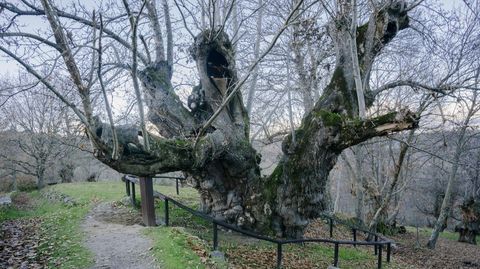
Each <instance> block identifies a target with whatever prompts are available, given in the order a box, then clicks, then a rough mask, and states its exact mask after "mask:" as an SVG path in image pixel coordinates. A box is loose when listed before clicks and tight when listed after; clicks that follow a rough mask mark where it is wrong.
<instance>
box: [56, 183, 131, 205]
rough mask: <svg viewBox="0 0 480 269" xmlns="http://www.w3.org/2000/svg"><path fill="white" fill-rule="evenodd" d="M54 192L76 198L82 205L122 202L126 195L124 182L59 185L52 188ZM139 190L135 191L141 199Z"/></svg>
mask: <svg viewBox="0 0 480 269" xmlns="http://www.w3.org/2000/svg"><path fill="white" fill-rule="evenodd" d="M50 188H51V189H52V190H53V191H57V192H60V193H63V194H65V195H67V196H69V197H72V198H74V199H75V200H76V201H78V202H80V203H90V202H92V201H104V202H112V201H116V200H120V199H121V198H122V197H124V196H125V195H126V193H125V184H124V183H123V182H120V181H118V182H78V183H68V184H58V185H54V186H51V187H50ZM138 189H139V188H136V189H135V193H136V194H137V197H140V193H139V190H138Z"/></svg>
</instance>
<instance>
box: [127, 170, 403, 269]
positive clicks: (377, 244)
mask: <svg viewBox="0 0 480 269" xmlns="http://www.w3.org/2000/svg"><path fill="white" fill-rule="evenodd" d="M155 178H172V179H176V180H177V182H178V180H184V178H183V179H182V178H180V177H167V176H156V177H155ZM122 180H124V181H125V182H126V183H127V185H126V186H127V194H129V186H128V182H131V183H132V185H133V184H135V183H138V179H137V178H136V177H133V176H124V177H123V178H122ZM127 181H128V182H127ZM177 186H178V183H177ZM177 195H178V187H177ZM154 197H155V198H158V199H161V200H163V201H164V206H165V210H164V211H165V212H164V213H165V225H166V226H169V221H170V216H169V202H171V203H173V204H174V205H176V206H177V207H179V208H181V209H183V210H185V211H187V212H189V213H191V214H192V215H194V216H197V217H200V218H202V219H204V220H207V221H209V222H211V223H212V224H213V227H212V228H213V250H217V249H218V227H217V226H218V225H220V226H222V227H224V228H226V229H228V230H232V231H235V232H238V233H240V234H243V235H246V236H249V237H252V238H256V239H259V240H264V241H268V242H271V243H274V244H277V268H281V267H282V257H283V251H282V249H283V248H282V246H283V245H286V244H299V243H328V244H333V245H334V259H333V266H335V267H337V266H338V260H339V257H338V254H339V248H340V245H353V246H354V247H356V246H357V245H361V246H373V247H374V255H377V268H382V252H383V248H384V247H386V250H387V255H386V256H387V257H386V258H387V263H389V262H390V260H391V246H392V244H393V243H394V241H392V240H390V239H388V238H386V237H385V236H383V235H381V234H378V233H374V232H371V231H368V230H365V229H362V228H358V227H353V226H351V225H350V224H348V223H345V222H343V221H341V220H338V219H337V218H335V217H333V216H331V215H329V214H321V217H323V218H327V219H328V221H329V232H330V237H333V226H334V222H336V223H337V224H340V225H344V226H347V227H349V228H351V229H352V234H353V241H349V240H337V239H328V238H303V239H277V238H271V237H269V236H265V235H260V234H257V233H254V232H251V231H247V230H244V229H242V228H239V227H238V226H235V225H232V224H229V223H227V222H224V221H222V220H218V219H215V218H213V217H212V216H209V215H207V214H205V213H203V212H200V211H197V210H195V209H193V208H190V207H188V206H186V205H184V204H182V203H180V202H179V201H177V200H175V199H172V198H171V197H169V196H167V195H165V194H162V193H160V192H155V193H154ZM357 231H360V232H364V233H366V234H369V235H372V236H373V237H374V241H373V242H371V241H358V240H357ZM379 239H380V241H379Z"/></svg>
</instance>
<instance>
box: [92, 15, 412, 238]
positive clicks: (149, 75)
mask: <svg viewBox="0 0 480 269" xmlns="http://www.w3.org/2000/svg"><path fill="white" fill-rule="evenodd" d="M405 18H406V13H404V12H403V11H398V10H397V11H395V12H394V11H391V7H386V10H383V11H381V12H379V13H378V14H376V16H372V19H374V20H375V21H374V24H375V25H376V27H373V28H371V27H370V28H365V27H361V28H360V30H359V34H358V36H357V42H358V43H359V44H360V45H361V46H362V48H364V49H365V48H367V47H368V46H366V47H365V46H363V45H362V44H364V43H365V44H366V43H368V42H367V41H368V40H371V41H372V42H373V43H372V44H373V45H372V46H371V48H370V49H368V50H363V51H362V55H359V57H360V58H359V62H360V63H362V64H363V65H364V70H368V69H369V68H371V66H368V65H371V64H372V63H373V60H368V61H367V59H364V58H363V57H367V55H368V57H370V58H369V59H373V58H374V56H375V54H376V53H378V52H379V51H380V48H381V47H382V46H384V45H385V43H386V42H388V41H389V40H391V38H392V35H393V36H394V35H395V34H396V33H397V31H398V30H399V29H401V28H402V27H406V26H405V25H403V26H402V27H396V28H395V29H394V30H395V31H391V30H392V29H393V28H392V27H390V28H388V27H384V25H385V23H386V24H391V23H395V25H400V24H401V23H402V22H404V21H405V20H406V19H405ZM345 20H346V18H340V19H339V20H338V21H337V24H335V25H336V26H335V27H337V28H336V29H335V31H333V32H334V33H332V35H333V39H334V42H335V43H336V48H337V49H336V52H337V62H336V66H335V70H334V73H333V77H332V79H331V82H330V83H329V85H328V86H327V87H326V89H324V93H323V95H322V96H321V98H320V99H319V100H318V101H317V102H316V104H315V106H314V107H313V109H312V110H311V111H307V114H306V116H305V118H304V119H303V121H302V124H301V126H300V128H298V129H297V130H295V135H296V140H295V142H293V141H292V137H291V135H289V136H287V137H286V138H285V139H284V141H283V144H282V150H283V153H284V155H283V157H282V159H281V161H280V163H279V164H278V166H277V168H276V169H275V171H274V172H273V174H272V175H271V176H270V177H266V178H262V177H260V171H259V166H258V164H259V161H260V158H259V156H258V155H257V153H256V152H255V150H254V149H253V148H252V145H251V144H250V142H249V118H248V115H247V113H246V109H245V107H244V106H243V101H242V96H241V94H240V93H238V94H237V95H236V96H235V98H233V99H232V101H231V102H230V103H229V104H228V105H227V107H225V108H223V109H222V110H221V113H220V114H219V116H218V117H217V118H216V119H215V120H214V122H213V123H212V124H211V126H210V127H209V128H208V130H205V132H204V133H202V134H203V135H202V136H201V137H197V133H198V130H199V128H200V127H201V126H202V125H203V124H204V123H205V122H206V121H207V120H208V119H209V118H210V116H211V115H212V113H213V112H214V111H216V110H218V109H220V107H219V105H220V104H221V103H222V100H224V98H225V96H226V95H228V94H229V93H230V91H231V90H232V86H233V85H235V84H236V83H237V74H236V67H235V55H234V50H233V46H232V44H231V42H230V40H229V38H228V36H227V35H226V34H225V33H223V32H221V31H217V30H207V31H204V32H202V33H201V34H199V35H198V36H197V37H196V38H195V41H194V44H193V46H192V48H191V53H192V56H193V58H194V59H195V61H196V63H197V69H198V72H199V77H200V83H199V85H198V86H196V87H195V88H194V89H193V91H192V95H191V96H190V97H189V100H188V106H189V108H190V111H189V110H187V109H186V108H184V107H183V106H182V104H181V103H179V101H178V100H179V99H178V96H176V95H175V93H174V92H173V90H172V87H171V83H170V77H169V74H170V73H169V70H168V66H164V65H161V64H158V65H157V66H154V67H147V68H146V69H145V70H144V71H143V72H141V74H142V75H141V79H142V81H143V85H144V88H145V91H146V93H147V94H149V96H150V98H151V100H149V101H148V102H147V105H148V106H149V108H150V110H151V114H150V117H149V118H150V121H151V122H152V123H153V124H154V125H155V126H156V127H157V129H158V131H159V133H160V134H161V135H162V136H163V137H156V136H153V135H151V137H152V139H150V140H151V141H153V142H152V150H151V151H150V152H145V150H144V149H143V146H142V144H141V143H140V142H141V141H138V137H137V135H136V132H133V133H134V135H133V136H127V135H124V137H129V138H128V139H124V141H123V142H122V143H121V147H122V150H123V151H122V153H123V154H122V156H121V158H120V159H119V160H111V159H109V157H108V156H109V154H106V152H107V153H108V148H109V147H108V144H109V140H108V137H107V135H105V137H104V136H103V135H101V139H100V140H101V141H95V143H96V145H97V148H99V149H101V150H100V154H97V156H98V158H99V159H100V160H102V161H104V162H105V163H107V164H108V165H110V166H111V167H113V168H115V169H117V170H119V171H121V172H124V173H133V174H137V175H142V176H144V175H154V174H157V173H162V172H169V171H178V170H181V171H183V172H185V174H186V175H187V176H188V179H189V181H190V183H192V185H193V186H194V187H195V188H197V189H198V190H199V191H200V194H201V197H202V204H203V209H204V211H206V212H209V213H210V214H211V215H213V216H214V217H216V218H219V219H224V220H226V221H229V222H231V223H235V224H237V225H239V226H241V227H244V228H247V229H257V230H261V231H264V232H267V233H268V232H270V233H271V232H274V233H275V234H276V235H278V236H287V237H301V236H302V235H303V230H304V228H305V227H306V225H307V224H308V221H309V219H311V218H315V217H317V216H318V215H319V213H321V212H323V211H324V210H326V209H327V208H328V206H327V204H328V198H327V194H328V191H327V190H326V184H327V180H328V174H329V173H330V170H331V169H332V168H333V166H334V165H335V163H336V160H337V157H338V155H339V154H340V153H341V151H342V150H343V149H345V148H347V147H349V146H352V145H355V144H358V143H360V142H362V141H365V140H367V139H369V138H371V137H374V136H381V135H386V134H388V133H390V132H394V131H401V130H405V129H410V128H415V126H416V124H417V122H418V118H417V117H416V116H415V115H414V114H412V113H410V112H408V111H400V112H392V113H388V114H386V115H384V116H381V117H377V118H373V119H368V120H360V119H358V106H357V96H356V92H355V89H354V81H353V75H352V74H353V72H352V68H353V67H352V60H351V55H349V53H350V50H349V49H348V48H347V47H345V44H344V43H342V41H343V40H344V39H345V37H346V36H347V34H348V33H346V32H345V31H348V29H345V28H344V27H343V26H342V25H343V24H341V23H338V22H342V21H345ZM407 21H408V20H407ZM347 25H350V24H348V23H347ZM366 29H370V30H371V29H373V30H371V31H367V30H366ZM386 35H388V38H383V37H385V36H386ZM367 104H371V102H370V103H368V102H367ZM101 126H102V125H101V124H100V125H99V127H98V128H99V129H101V130H103V129H105V130H106V129H108V128H101ZM98 128H97V130H98ZM117 129H119V130H121V128H117ZM128 130H129V129H128V128H126V129H125V131H124V132H122V131H119V133H120V136H122V133H124V134H127V133H129V132H128ZM143 135H149V134H143Z"/></svg>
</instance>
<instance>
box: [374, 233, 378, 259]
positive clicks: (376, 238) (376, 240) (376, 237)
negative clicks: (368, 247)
mask: <svg viewBox="0 0 480 269" xmlns="http://www.w3.org/2000/svg"><path fill="white" fill-rule="evenodd" d="M375 242H378V236H377V235H375ZM374 246H375V255H377V248H378V246H377V244H375V245H374Z"/></svg>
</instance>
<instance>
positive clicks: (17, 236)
mask: <svg viewBox="0 0 480 269" xmlns="http://www.w3.org/2000/svg"><path fill="white" fill-rule="evenodd" d="M40 225H41V220H40V219H38V218H31V219H19V220H9V221H5V222H4V223H2V224H1V227H0V268H33V269H35V268H44V265H45V264H46V263H47V259H48V256H45V255H40V253H39V242H40V233H39V230H40V229H39V227H40Z"/></svg>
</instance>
